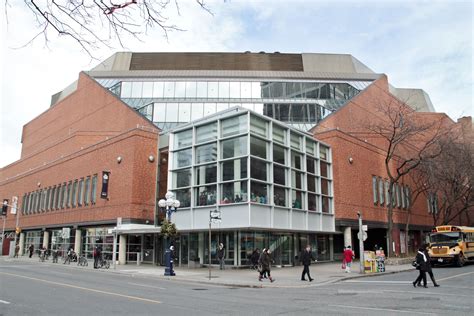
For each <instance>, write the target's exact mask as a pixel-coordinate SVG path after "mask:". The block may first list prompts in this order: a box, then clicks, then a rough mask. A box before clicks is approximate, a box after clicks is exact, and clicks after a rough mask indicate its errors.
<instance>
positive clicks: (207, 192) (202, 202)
mask: <svg viewBox="0 0 474 316" xmlns="http://www.w3.org/2000/svg"><path fill="white" fill-rule="evenodd" d="M195 192H196V194H195V196H196V206H206V205H214V204H216V185H208V186H203V187H198V188H196V189H195Z"/></svg>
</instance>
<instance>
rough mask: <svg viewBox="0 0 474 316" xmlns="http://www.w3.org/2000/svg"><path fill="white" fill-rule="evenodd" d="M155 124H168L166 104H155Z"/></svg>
mask: <svg viewBox="0 0 474 316" xmlns="http://www.w3.org/2000/svg"><path fill="white" fill-rule="evenodd" d="M153 122H166V103H155V104H154V106H153Z"/></svg>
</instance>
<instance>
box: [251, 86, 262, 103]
mask: <svg viewBox="0 0 474 316" xmlns="http://www.w3.org/2000/svg"><path fill="white" fill-rule="evenodd" d="M261 96H262V89H261V87H260V82H252V98H253V99H260V98H261Z"/></svg>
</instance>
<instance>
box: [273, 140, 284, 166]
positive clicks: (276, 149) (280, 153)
mask: <svg viewBox="0 0 474 316" xmlns="http://www.w3.org/2000/svg"><path fill="white" fill-rule="evenodd" d="M273 162H277V163H279V164H282V165H284V164H286V150H285V148H283V147H281V146H277V145H273Z"/></svg>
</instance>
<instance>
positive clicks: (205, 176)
mask: <svg viewBox="0 0 474 316" xmlns="http://www.w3.org/2000/svg"><path fill="white" fill-rule="evenodd" d="M194 170H195V175H196V185H201V184H209V183H215V182H217V164H211V165H204V166H200V167H196V168H195V169H194Z"/></svg>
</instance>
